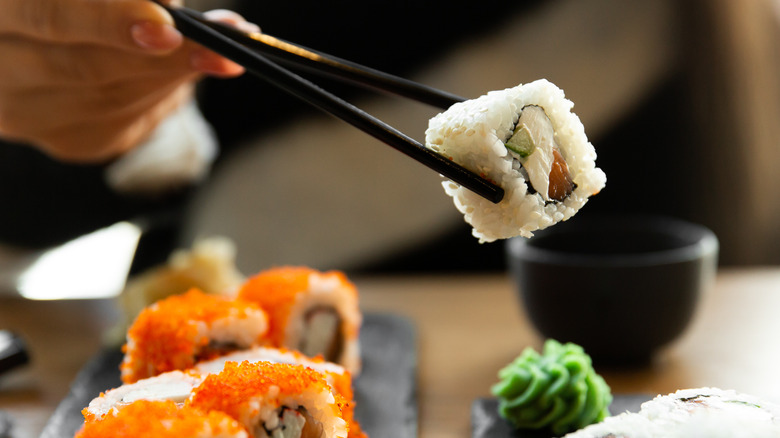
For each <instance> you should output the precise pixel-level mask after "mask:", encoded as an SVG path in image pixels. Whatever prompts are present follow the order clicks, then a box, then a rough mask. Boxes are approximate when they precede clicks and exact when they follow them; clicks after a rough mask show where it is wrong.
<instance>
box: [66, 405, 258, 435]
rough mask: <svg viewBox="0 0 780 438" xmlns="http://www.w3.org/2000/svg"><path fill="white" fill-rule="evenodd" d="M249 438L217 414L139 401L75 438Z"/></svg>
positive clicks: (232, 421) (92, 423) (93, 423)
mask: <svg viewBox="0 0 780 438" xmlns="http://www.w3.org/2000/svg"><path fill="white" fill-rule="evenodd" d="M106 437H116V438H138V437H149V438H182V437H187V438H249V434H247V432H246V429H244V427H243V426H241V425H240V424H239V423H238V421H236V420H235V419H233V418H231V417H230V416H228V415H227V414H224V413H222V412H218V411H209V412H205V411H202V410H199V409H195V408H191V407H187V406H179V405H178V404H176V403H175V402H173V401H149V400H139V401H136V402H134V403H132V404H129V405H128V406H127V407H125V408H124V409H121V410H119V411H116V412H112V413H110V414H108V415H105V416H104V417H102V418H100V419H98V420H95V421H90V422H86V423H84V425H83V426H82V428H81V429H80V430H79V431H78V432H77V433H76V435H75V438H106Z"/></svg>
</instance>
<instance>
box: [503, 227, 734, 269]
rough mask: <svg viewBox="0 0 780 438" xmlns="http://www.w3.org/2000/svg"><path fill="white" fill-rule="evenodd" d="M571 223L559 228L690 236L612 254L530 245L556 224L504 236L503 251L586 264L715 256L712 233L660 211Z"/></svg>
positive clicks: (632, 263)
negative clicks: (675, 244)
mask: <svg viewBox="0 0 780 438" xmlns="http://www.w3.org/2000/svg"><path fill="white" fill-rule="evenodd" d="M570 220H571V221H572V223H571V225H569V224H566V225H567V226H568V227H567V228H566V230H564V231H562V232H564V233H565V232H577V231H581V230H593V227H594V226H595V227H598V228H599V229H604V228H611V227H617V226H620V227H622V228H625V229H648V230H652V231H653V232H655V233H658V232H661V233H665V234H669V235H670V236H676V237H680V238H682V239H685V240H689V241H690V243H688V244H684V245H682V246H679V247H675V248H669V249H661V250H655V251H648V252H641V253H637V252H634V253H630V252H620V253H613V254H584V253H572V252H566V251H560V250H554V249H549V248H541V247H538V246H534V245H533V239H534V238H537V237H543V236H544V235H548V234H554V233H557V232H559V230H560V228H559V229H556V226H552V227H550V228H548V229H545V230H541V231H539V232H537V234H536V235H535V236H534V237H531V238H525V237H520V236H518V237H513V238H511V239H509V240H507V243H506V252H507V254H508V256H509V257H510V264H511V259H517V260H525V261H532V262H537V263H544V264H555V265H566V266H587V267H630V266H657V265H668V264H675V263H682V262H688V261H693V260H697V259H703V258H706V257H709V256H711V257H717V253H718V249H719V242H718V238H717V236H716V235H715V233H713V232H712V230H710V229H709V228H707V227H706V226H704V225H701V224H697V223H693V222H689V221H686V220H683V219H678V218H674V217H670V216H660V215H637V214H632V215H625V214H620V215H603V216H591V217H587V218H580V220H579V221H578V220H577V218H576V217H574V218H572V219H570Z"/></svg>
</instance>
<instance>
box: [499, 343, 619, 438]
mask: <svg viewBox="0 0 780 438" xmlns="http://www.w3.org/2000/svg"><path fill="white" fill-rule="evenodd" d="M498 377H499V379H500V381H499V383H497V384H495V385H493V387H492V388H491V391H492V393H493V395H495V396H496V397H498V399H499V406H498V412H499V415H501V417H503V418H505V419H506V420H508V421H509V422H511V423H512V424H513V425H514V426H515V427H517V428H519V429H544V428H547V429H549V430H550V431H552V433H553V434H555V435H557V436H560V435H564V434H566V433H567V432H570V431H573V430H577V429H580V428H582V427H585V426H587V425H589V424H592V423H596V422H599V421H601V420H603V419H604V418H605V417H607V416H609V410H608V407H609V404H610V403H611V402H612V394H611V393H610V389H609V386H608V385H607V383H606V382H605V381H604V379H603V378H602V377H601V376H599V375H598V374H596V372H595V371H594V370H593V367H592V363H591V359H590V356H588V355H587V354H586V353H585V351H584V350H583V348H582V347H580V346H579V345H576V344H572V343H566V344H560V343H559V342H558V341H555V340H553V339H549V340H547V341H546V342H545V344H544V351H543V354H542V355H540V354H539V353H538V352H536V351H535V350H534V349H532V348H526V349H525V350H524V351H523V352H522V353H521V354H520V356H518V357H517V359H515V360H514V361H512V363H510V364H509V365H507V366H506V367H504V368H503V369H501V370H500V371H499V372H498Z"/></svg>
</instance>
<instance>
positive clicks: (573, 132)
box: [425, 79, 606, 242]
mask: <svg viewBox="0 0 780 438" xmlns="http://www.w3.org/2000/svg"><path fill="white" fill-rule="evenodd" d="M573 105H574V104H573V103H572V102H571V101H570V100H568V99H566V98H565V96H564V93H563V91H562V90H561V89H559V88H558V87H556V86H555V85H553V84H552V83H550V82H548V81H546V80H543V79H541V80H537V81H535V82H531V83H528V84H525V85H518V86H516V87H514V88H508V89H505V90H498V91H491V92H489V93H487V94H486V95H484V96H481V97H479V98H476V99H473V100H468V101H464V102H460V103H456V104H455V105H453V106H452V107H450V108H449V109H448V110H447V111H445V112H443V113H441V114H438V115H437V116H435V117H433V118H432V119H431V120H430V121H429V123H428V129H427V130H426V132H425V144H426V147H427V148H429V149H431V150H433V151H435V152H437V153H439V154H442V155H444V156H446V157H447V158H449V159H452V160H454V161H455V162H457V163H459V164H460V165H462V166H464V167H466V168H467V169H469V170H471V171H473V172H475V173H477V174H478V175H480V176H482V177H484V178H486V179H488V180H490V181H492V182H494V183H496V184H498V185H499V186H501V187H502V188H503V189H504V198H503V199H502V200H501V202H499V203H498V204H493V203H492V202H490V201H488V200H486V199H483V198H482V197H480V196H479V195H477V194H476V193H474V192H471V191H470V190H468V189H466V188H465V187H461V186H459V185H458V184H456V183H454V182H451V181H445V182H444V183H443V186H444V190H445V192H446V193H447V194H448V195H450V196H451V197H452V198H453V200H454V203H455V206H456V207H457V208H458V210H459V211H460V212H461V213H463V214H464V215H465V220H466V222H468V223H469V224H471V226H472V227H473V231H472V233H473V234H474V236H475V237H477V238H479V240H480V242H492V241H495V240H497V239H506V238H510V237H514V236H524V237H531V236H532V235H533V232H534V231H536V230H539V229H543V228H546V227H549V226H551V225H553V224H556V223H558V222H560V221H564V220H566V219H569V218H570V217H572V216H573V215H574V214H575V213H576V212H577V211H578V210H579V209H580V208H582V206H583V205H584V204H585V203H586V202H587V200H588V198H589V197H590V196H592V195H595V194H597V193H598V192H599V191H600V190H601V189H602V188H603V187H604V185H605V183H606V176H605V175H604V172H603V171H601V170H600V169H598V168H597V167H596V165H595V159H596V152H595V149H594V147H593V145H592V144H591V143H590V142H589V141H588V138H587V136H586V135H585V130H584V128H583V126H582V123H581V122H580V119H579V118H578V117H577V115H576V114H574V113H573V112H571V109H572V107H573Z"/></svg>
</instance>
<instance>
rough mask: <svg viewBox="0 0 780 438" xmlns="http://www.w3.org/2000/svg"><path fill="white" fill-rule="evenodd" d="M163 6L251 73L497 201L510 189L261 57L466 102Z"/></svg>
mask: <svg viewBox="0 0 780 438" xmlns="http://www.w3.org/2000/svg"><path fill="white" fill-rule="evenodd" d="M162 6H163V7H165V8H166V9H167V10H168V12H169V13H170V14H171V16H172V17H173V19H174V21H175V23H176V27H177V28H178V29H179V31H180V32H181V33H182V34H184V35H185V36H187V37H188V38H190V39H192V40H193V41H196V42H197V43H199V44H201V45H203V46H204V47H208V48H209V49H211V50H213V51H215V52H217V53H219V54H220V55H222V56H224V57H226V58H228V59H230V60H232V61H233V62H236V63H238V64H240V65H242V66H243V67H244V68H245V69H246V70H247V72H249V73H252V74H254V75H256V76H258V77H260V78H262V79H264V80H266V81H268V82H269V83H271V84H273V85H274V86H276V87H278V88H281V89H283V90H285V91H287V92H288V93H290V94H292V95H294V96H297V97H298V98H300V99H302V100H304V101H306V102H308V103H310V104H312V105H314V106H316V107H318V108H320V109H322V110H324V111H326V112H328V113H330V114H332V115H334V116H336V117H338V118H340V119H342V120H343V121H345V122H347V123H349V124H351V125H353V126H355V127H356V128H358V129H360V130H362V131H364V132H366V133H367V134H369V135H371V136H373V137H375V138H377V139H378V140H380V141H382V142H384V143H386V144H388V145H389V146H391V147H393V148H395V149H396V150H398V151H400V152H402V153H404V154H406V155H407V156H409V157H411V158H413V159H415V160H417V161H418V162H420V163H422V164H423V165H425V166H427V167H429V168H431V169H433V170H435V171H437V172H438V173H440V174H441V175H444V176H445V177H447V178H449V179H451V180H452V181H454V182H456V183H458V184H460V185H462V186H463V187H466V188H468V189H469V190H471V191H473V192H475V193H477V194H478V195H480V196H482V197H484V198H486V199H488V200H490V201H491V202H494V203H498V202H500V201H501V199H502V198H503V196H504V190H503V189H502V188H501V187H499V186H497V185H496V184H494V183H492V182H490V181H487V180H485V179H483V178H481V177H479V176H478V175H477V174H475V173H474V172H471V171H470V170H468V169H466V168H464V167H462V166H460V165H459V164H457V163H455V162H454V161H451V160H449V159H447V158H446V157H444V156H442V155H439V154H437V153H436V152H434V151H432V150H430V149H428V148H426V147H425V146H423V145H422V144H420V143H419V142H418V141H416V140H414V139H412V138H410V137H408V136H407V135H405V134H404V133H402V132H400V131H399V130H397V129H395V128H393V127H392V126H390V125H388V124H386V123H384V122H383V121H381V120H379V119H377V118H376V117H374V116H372V115H370V114H368V113H366V112H365V111H363V110H361V109H360V108H357V107H356V106H354V105H352V104H350V103H348V102H346V101H344V100H343V99H341V98H339V97H338V96H335V95H333V94H331V93H329V92H327V91H325V90H323V89H322V88H320V87H318V86H317V85H315V84H313V83H312V82H310V81H308V80H306V79H304V78H302V77H300V76H298V75H296V74H294V73H292V72H290V71H289V70H287V69H285V68H283V67H281V66H280V65H278V64H276V63H275V62H273V61H271V60H269V59H267V58H266V57H265V56H264V55H263V54H261V53H266V54H269V56H272V57H274V59H277V60H280V61H281V62H284V63H287V64H294V65H298V66H302V67H305V68H308V69H310V70H311V71H318V72H321V73H325V74H328V75H332V76H334V77H339V78H342V79H346V80H348V81H352V82H355V83H358V84H361V85H366V86H370V87H373V88H377V89H380V90H384V91H388V92H392V93H395V94H399V95H402V96H405V97H409V98H411V99H414V100H419V101H423V102H426V103H430V104H433V105H436V106H440V107H447V106H449V105H451V104H452V103H455V102H458V101H460V100H462V98H460V97H458V96H455V95H451V94H449V93H445V92H442V91H439V90H435V89H433V88H430V87H426V86H424V85H421V84H416V83H414V82H412V81H408V80H405V79H401V78H397V77H394V76H392V75H388V74H385V73H382V72H378V71H376V70H373V69H368V68H366V67H363V66H360V65H358V64H355V63H351V62H348V61H344V60H341V59H339V58H335V57H332V56H329V55H325V54H322V53H319V52H314V51H311V50H309V49H305V48H302V47H300V46H296V45H294V44H291V43H288V42H285V41H282V40H278V39H275V38H272V37H271V39H268V40H267V41H265V42H264V41H262V40H261V39H259V38H256V36H255V38H252V36H249V35H248V34H246V33H244V32H240V31H238V30H235V29H232V28H229V27H227V26H224V25H219V24H218V23H209V22H207V21H205V20H204V19H203V18H202V16H200V15H199V13H197V12H196V11H193V10H190V9H186V8H178V7H170V6H166V5H162ZM274 40H275V41H274ZM268 42H275V43H276V44H275V45H273V44H269V43H268ZM296 48H297V49H296ZM296 52H297V54H296ZM448 102H449V103H448Z"/></svg>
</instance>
